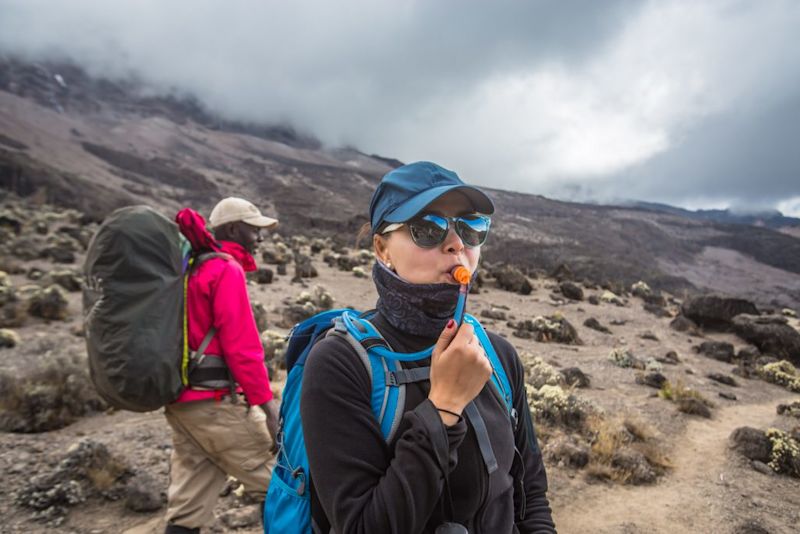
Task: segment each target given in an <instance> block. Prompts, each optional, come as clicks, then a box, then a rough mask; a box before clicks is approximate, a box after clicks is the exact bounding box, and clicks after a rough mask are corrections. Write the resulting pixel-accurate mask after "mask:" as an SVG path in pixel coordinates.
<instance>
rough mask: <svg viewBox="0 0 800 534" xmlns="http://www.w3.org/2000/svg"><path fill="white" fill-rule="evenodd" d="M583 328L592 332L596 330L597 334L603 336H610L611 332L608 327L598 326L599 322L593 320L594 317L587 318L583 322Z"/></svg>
mask: <svg viewBox="0 0 800 534" xmlns="http://www.w3.org/2000/svg"><path fill="white" fill-rule="evenodd" d="M583 326H585V327H586V328H591V329H592V330H597V331H598V332H602V333H604V334H610V333H611V330H609V329H608V327H605V326H603V325H602V324H600V321H598V320H597V319H595V318H594V317H589V318H588V319H586V320H585V321H584V322H583Z"/></svg>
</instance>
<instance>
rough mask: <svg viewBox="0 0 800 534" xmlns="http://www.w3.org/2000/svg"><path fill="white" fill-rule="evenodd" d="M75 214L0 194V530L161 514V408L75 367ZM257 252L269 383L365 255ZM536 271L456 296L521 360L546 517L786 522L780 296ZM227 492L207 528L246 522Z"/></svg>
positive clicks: (799, 486) (356, 287) (354, 284)
mask: <svg viewBox="0 0 800 534" xmlns="http://www.w3.org/2000/svg"><path fill="white" fill-rule="evenodd" d="M93 229H94V228H93V227H92V225H86V224H85V221H82V218H81V214H80V213H78V212H72V211H60V210H57V209H51V208H47V209H42V208H37V209H32V208H28V207H26V206H25V205H24V204H20V203H17V202H11V201H6V203H5V204H4V205H3V206H1V207H0V232H3V236H2V239H1V240H0V243H2V245H0V260H2V261H0V271H3V274H0V310H1V311H2V315H0V321H2V324H0V328H2V329H3V330H0V347H3V348H0V427H2V428H3V429H4V430H5V431H4V432H3V433H1V434H0V472H2V474H3V479H4V484H3V488H2V491H0V515H1V516H2V517H3V521H2V523H3V524H2V526H1V527H0V531H2V532H26V533H27V532H65V533H66V532H130V533H150V532H159V531H161V530H162V529H163V520H162V516H163V513H164V501H165V490H166V486H167V480H168V458H169V454H170V450H171V441H170V436H169V432H168V427H167V425H166V422H165V421H164V418H163V415H162V414H161V413H160V412H153V413H146V414H137V413H129V412H119V411H113V410H109V409H107V407H105V406H104V405H103V403H102V402H101V401H100V400H99V399H97V398H96V397H95V396H94V394H93V392H92V388H91V385H90V382H89V381H88V377H87V375H86V364H85V347H84V340H83V338H82V337H81V333H82V329H81V302H80V292H79V289H80V285H79V284H80V280H79V277H77V273H76V272H75V271H77V270H78V269H79V268H80V265H81V262H82V257H83V252H84V249H85V245H86V243H87V237H88V236H89V235H91V232H92V231H93ZM262 252H263V258H260V259H262V260H264V261H262V262H261V263H262V267H264V268H265V269H264V270H262V271H260V272H259V273H257V274H256V275H255V276H254V277H253V280H252V281H251V285H250V292H251V297H252V300H253V302H254V304H255V308H256V312H257V317H258V320H259V322H260V327H261V328H262V330H263V331H264V334H263V339H264V342H265V348H266V349H267V354H268V358H269V362H268V363H269V365H270V367H272V369H273V372H272V376H273V386H274V389H275V390H276V392H277V393H279V392H280V389H281V386H282V383H281V382H282V380H283V378H284V373H283V371H282V370H281V368H280V351H281V339H282V335H284V334H285V333H286V332H288V329H289V328H290V327H291V325H292V324H294V322H296V321H297V320H300V319H302V318H303V317H304V316H306V315H308V314H311V313H314V312H315V311H318V310H320V309H325V308H329V307H331V306H333V307H344V306H350V307H355V308H358V309H367V308H369V307H371V306H372V305H373V304H374V301H375V291H374V288H373V286H372V283H371V281H370V279H369V271H370V268H371V262H372V258H371V256H370V254H369V253H368V252H365V251H360V250H358V249H355V248H351V249H348V248H342V247H337V246H334V245H333V244H332V242H331V241H325V240H309V239H306V238H303V237H294V238H290V237H287V236H283V238H282V239H280V240H272V239H269V240H268V242H267V243H265V244H264V245H263V246H262ZM267 269H268V270H267ZM551 274H552V276H548V277H540V278H530V277H526V276H523V275H522V273H520V272H518V271H515V270H514V269H511V268H506V267H504V266H501V265H488V264H487V265H484V266H483V268H482V271H481V280H482V287H481V288H480V291H479V292H478V293H477V294H472V295H471V296H470V298H469V304H468V311H469V312H470V313H472V314H474V315H477V316H481V317H482V320H483V322H484V324H485V325H486V326H487V327H488V328H489V329H493V330H495V331H496V332H498V333H500V334H501V335H504V336H506V337H508V339H510V340H511V341H512V342H513V343H514V345H515V346H516V347H517V349H518V351H519V352H520V355H521V357H522V358H523V361H524V362H525V366H526V369H527V373H528V374H527V382H528V384H527V388H528V394H529V398H530V401H531V402H530V404H531V410H532V413H533V414H534V419H535V424H536V426H537V432H538V434H539V440H540V443H541V445H542V448H543V451H544V454H545V461H546V462H547V469H548V475H549V479H550V499H551V503H552V506H553V511H554V515H555V519H556V522H557V524H558V526H559V530H560V531H562V532H607V533H617V532H625V533H639V532H642V533H644V532H648V533H650V532H724V533H728V532H737V533H744V532H772V533H789V532H796V528H797V525H798V524H800V450H798V449H797V447H798V441H799V438H800V428H798V424H800V418H798V417H800V404H798V401H800V395H798V393H800V377H798V375H797V374H796V371H795V369H794V367H793V365H792V364H794V365H798V364H800V361H798V360H799V359H800V350H798V345H796V342H797V339H800V334H798V328H800V323H799V322H798V319H797V318H796V316H795V314H794V311H792V310H780V309H776V310H760V309H756V308H755V307H753V305H752V304H751V303H749V302H747V301H740V300H735V299H721V298H717V299H715V298H705V299H703V298H695V299H689V300H687V301H684V302H679V301H677V300H676V299H674V298H672V297H671V296H669V295H666V294H658V293H655V292H653V291H651V290H650V289H649V288H648V287H647V285H646V284H639V285H636V286H634V287H621V286H619V285H613V284H612V285H608V286H607V287H605V288H602V287H597V286H594V285H592V284H590V283H583V282H581V281H576V280H573V279H572V278H574V277H572V276H571V274H570V272H569V268H568V267H566V266H564V268H562V269H559V270H558V271H557V272H554V273H551ZM76 284H77V285H76ZM765 312H771V313H769V314H767V313H765ZM676 317H678V319H676ZM745 340H749V341H745ZM771 382H772V383H771ZM793 403H795V404H793ZM779 406H780V408H779ZM779 411H780V412H781V413H779ZM742 427H750V429H749V430H747V429H745V430H741V428H742ZM737 429H739V430H737ZM770 429H775V430H770ZM778 431H782V432H783V434H781V433H780V432H778ZM237 487H238V484H236V482H235V481H231V482H230V484H229V485H228V487H226V490H225V491H224V496H223V497H222V498H221V499H220V501H219V503H218V505H217V508H216V510H215V513H216V521H215V523H214V526H213V528H212V529H211V530H212V531H214V532H228V531H238V532H258V531H259V526H258V517H257V511H256V508H255V506H254V505H253V504H252V503H248V502H246V501H245V500H244V499H243V498H240V497H239V496H238V493H237Z"/></svg>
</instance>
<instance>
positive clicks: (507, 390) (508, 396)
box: [464, 314, 519, 431]
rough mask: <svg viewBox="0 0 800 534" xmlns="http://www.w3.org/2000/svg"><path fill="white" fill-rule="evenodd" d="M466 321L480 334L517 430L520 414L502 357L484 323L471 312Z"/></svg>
mask: <svg viewBox="0 0 800 534" xmlns="http://www.w3.org/2000/svg"><path fill="white" fill-rule="evenodd" d="M464 322H465V323H467V324H470V325H472V328H473V329H474V331H475V335H476V336H478V341H480V343H481V346H482V347H483V350H484V352H485V353H486V357H487V358H489V363H491V364H492V378H491V382H492V385H493V386H494V388H495V391H496V392H497V394H498V395H499V396H500V399H501V400H502V401H503V404H505V406H506V411H507V412H508V416H509V418H510V419H511V423H512V424H513V429H514V430H515V431H516V430H517V426H518V424H519V415H518V414H517V410H516V409H515V408H514V399H513V394H514V392H513V390H512V389H511V382H510V381H509V380H508V375H507V374H506V370H505V368H504V367H503V362H501V361H500V357H499V356H498V355H497V351H496V350H494V346H493V345H492V342H491V340H490V339H489V334H487V333H486V330H485V329H484V328H483V325H481V323H480V321H478V319H476V318H475V317H474V316H472V315H470V314H464Z"/></svg>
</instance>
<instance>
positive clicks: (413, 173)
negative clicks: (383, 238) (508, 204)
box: [369, 161, 494, 232]
mask: <svg viewBox="0 0 800 534" xmlns="http://www.w3.org/2000/svg"><path fill="white" fill-rule="evenodd" d="M453 190H458V191H460V192H461V193H463V194H464V195H466V196H467V198H469V200H470V202H472V206H473V208H475V211H476V212H478V213H483V214H484V215H491V214H492V213H494V204H493V203H492V201H491V199H489V197H488V196H486V193H484V192H483V191H481V190H480V189H478V188H477V187H473V186H471V185H467V184H465V183H464V182H462V181H461V178H459V177H458V175H457V174H456V173H454V172H453V171H451V170H448V169H445V168H444V167H440V166H439V165H436V164H435V163H431V162H430V161H417V162H416V163H409V164H408V165H403V166H402V167H398V168H396V169H394V170H392V171H389V172H388V173H386V174H385V175H384V177H383V178H382V179H381V182H380V183H379V184H378V188H377V189H376V190H375V193H374V194H373V195H372V200H371V201H370V203H369V220H370V224H371V225H372V231H373V232H375V231H377V230H378V227H379V226H380V225H381V224H383V223H385V222H386V223H401V222H406V221H408V220H409V219H413V218H414V216H415V215H417V214H418V213H419V212H420V211H422V209H423V208H425V206H427V205H428V204H430V203H431V202H433V201H434V200H436V199H437V198H439V197H440V196H442V195H444V194H445V193H449V192H450V191H453Z"/></svg>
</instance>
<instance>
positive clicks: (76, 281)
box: [50, 269, 83, 293]
mask: <svg viewBox="0 0 800 534" xmlns="http://www.w3.org/2000/svg"><path fill="white" fill-rule="evenodd" d="M50 280H52V281H53V283H54V284H58V285H59V286H61V287H63V288H64V289H66V290H67V291H70V292H73V293H74V292H76V291H80V290H81V289H82V288H83V281H82V279H81V276H80V274H78V272H77V271H73V270H72V269H63V270H60V271H52V272H51V273H50Z"/></svg>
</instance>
